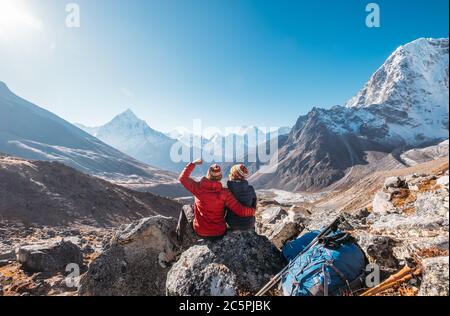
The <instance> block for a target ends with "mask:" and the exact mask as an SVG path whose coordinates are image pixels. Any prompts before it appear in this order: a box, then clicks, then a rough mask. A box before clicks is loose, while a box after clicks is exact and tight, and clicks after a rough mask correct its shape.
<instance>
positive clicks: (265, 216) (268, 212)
mask: <svg viewBox="0 0 450 316" xmlns="http://www.w3.org/2000/svg"><path fill="white" fill-rule="evenodd" d="M286 215H287V213H286V212H285V211H284V210H283V209H282V208H281V207H280V206H270V207H268V208H266V209H265V210H264V211H262V213H261V222H262V223H264V224H275V222H277V221H278V220H280V219H282V217H283V216H286Z"/></svg>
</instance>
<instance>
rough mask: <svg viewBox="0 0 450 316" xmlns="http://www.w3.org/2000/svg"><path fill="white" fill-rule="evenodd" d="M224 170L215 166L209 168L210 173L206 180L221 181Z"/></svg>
mask: <svg viewBox="0 0 450 316" xmlns="http://www.w3.org/2000/svg"><path fill="white" fill-rule="evenodd" d="M222 176H223V175H222V169H221V168H220V166H219V165H217V164H214V165H212V166H210V167H209V168H208V173H207V174H206V178H207V179H209V180H211V181H221V180H222Z"/></svg>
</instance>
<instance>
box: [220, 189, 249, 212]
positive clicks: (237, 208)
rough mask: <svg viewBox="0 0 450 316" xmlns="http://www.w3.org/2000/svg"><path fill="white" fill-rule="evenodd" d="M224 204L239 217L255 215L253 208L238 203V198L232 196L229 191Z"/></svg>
mask: <svg viewBox="0 0 450 316" xmlns="http://www.w3.org/2000/svg"><path fill="white" fill-rule="evenodd" d="M225 205H226V207H227V208H229V209H230V210H231V211H232V212H233V213H235V214H236V215H238V216H241V217H251V216H255V211H256V209H255V208H251V207H246V206H243V205H242V204H241V203H239V201H238V200H236V198H235V197H234V196H233V194H232V193H231V192H230V191H227V198H226V201H225Z"/></svg>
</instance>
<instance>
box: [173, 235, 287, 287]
mask: <svg viewBox="0 0 450 316" xmlns="http://www.w3.org/2000/svg"><path fill="white" fill-rule="evenodd" d="M284 264H285V263H284V260H283V258H282V256H281V253H280V252H279V251H278V250H277V249H276V248H275V247H274V246H273V245H272V244H271V243H270V241H269V240H268V239H267V238H266V237H263V236H259V235H257V234H256V233H255V232H250V231H246V232H232V233H229V234H227V235H226V236H225V237H224V238H223V239H221V240H219V241H215V242H207V241H203V242H202V243H201V244H198V245H195V246H193V247H191V248H189V249H188V250H187V251H185V252H184V253H183V254H182V256H181V258H180V259H179V260H178V261H177V262H176V263H175V264H174V265H173V266H172V268H171V269H170V272H169V274H168V276H167V282H166V291H167V295H175V296H191V295H204V296H209V295H236V294H239V293H241V292H242V291H244V292H250V293H253V294H254V293H256V292H257V291H258V290H259V289H260V288H261V287H262V286H264V284H265V283H266V282H268V281H269V280H270V278H271V276H273V275H275V274H277V273H278V272H279V271H280V270H281V269H282V268H283V267H284Z"/></svg>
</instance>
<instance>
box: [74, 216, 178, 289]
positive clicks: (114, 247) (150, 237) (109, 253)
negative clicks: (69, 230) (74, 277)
mask: <svg viewBox="0 0 450 316" xmlns="http://www.w3.org/2000/svg"><path fill="white" fill-rule="evenodd" d="M176 225H177V221H176V220H175V219H174V218H169V217H163V216H154V217H149V218H145V219H142V220H140V221H138V222H135V223H132V224H130V225H127V226H124V227H122V228H121V229H119V230H118V232H117V233H116V234H115V236H114V237H113V239H112V240H111V243H110V244H109V245H108V246H107V249H106V250H105V251H104V252H103V253H102V254H101V255H100V256H99V257H98V258H96V259H95V260H94V261H93V262H92V263H91V264H90V265H89V269H88V271H87V273H86V274H85V275H83V276H82V278H81V281H80V289H79V295H84V296H97V295H99V296H159V295H164V294H165V284H166V275H167V272H168V271H169V268H170V267H169V264H170V262H171V261H173V260H174V259H175V258H176V256H177V255H179V252H180V250H179V248H178V247H177V245H176V242H175V228H176Z"/></svg>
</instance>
